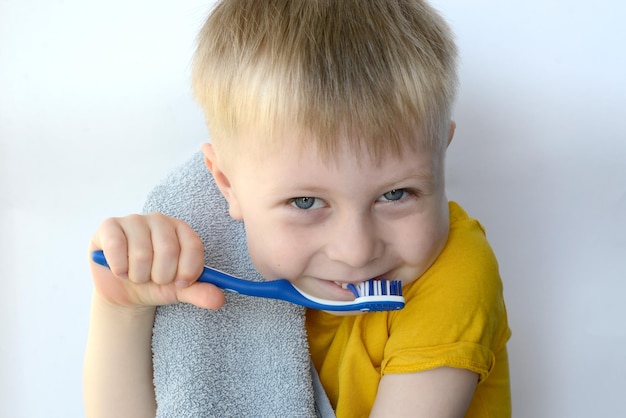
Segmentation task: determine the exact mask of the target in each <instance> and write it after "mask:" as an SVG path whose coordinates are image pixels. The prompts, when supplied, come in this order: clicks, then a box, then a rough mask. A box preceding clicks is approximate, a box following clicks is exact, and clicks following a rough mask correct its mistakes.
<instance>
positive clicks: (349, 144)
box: [217, 126, 438, 166]
mask: <svg viewBox="0 0 626 418" xmlns="http://www.w3.org/2000/svg"><path fill="white" fill-rule="evenodd" d="M217 148H219V149H220V150H221V151H222V150H223V151H224V152H223V153H224V155H228V159H229V160H232V162H233V163H236V161H237V160H241V159H242V157H245V159H252V160H264V159H267V158H270V157H275V156H280V155H282V156H285V157H286V158H291V159H301V158H302V157H306V159H308V160H309V161H310V160H311V159H315V160H317V161H319V162H320V163H322V164H324V165H326V166H333V165H337V164H340V163H343V162H345V159H346V157H349V156H352V157H354V159H355V161H356V162H357V163H362V164H366V165H369V166H372V165H374V166H377V165H380V164H382V163H383V162H384V161H387V160H389V159H392V160H396V161H401V160H403V159H406V158H415V155H416V153H419V154H428V155H431V154H433V155H434V154H438V153H437V147H435V146H433V145H432V143H431V142H429V141H427V140H426V139H425V135H424V133H423V132H422V131H421V130H420V129H408V128H407V129H405V130H404V131H396V132H395V136H394V137H393V138H391V137H389V136H380V135H370V136H364V135H359V136H356V135H350V134H348V133H346V132H342V133H339V134H337V135H335V136H332V137H323V136H322V134H320V133H317V132H312V131H310V130H306V129H301V128H298V127H293V126H291V127H288V128H283V129H280V130H269V131H268V130H263V129H260V130H259V129H248V130H247V131H246V132H244V133H242V134H239V135H236V136H235V137H233V138H229V139H227V140H225V141H221V143H220V144H219V146H218V147H217Z"/></svg>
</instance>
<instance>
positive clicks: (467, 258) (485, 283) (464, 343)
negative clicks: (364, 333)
mask: <svg viewBox="0 0 626 418" xmlns="http://www.w3.org/2000/svg"><path fill="white" fill-rule="evenodd" d="M452 209H454V210H452ZM451 219H452V222H451V227H450V234H449V237H448V241H447V243H446V246H445V247H444V249H443V251H442V253H441V254H440V255H439V257H438V258H437V260H436V261H435V262H434V263H433V265H432V266H431V267H430V268H429V269H428V271H427V272H426V273H425V274H424V275H422V277H420V279H419V280H417V281H416V282H414V283H412V284H411V285H409V286H407V287H405V298H406V300H407V303H406V306H405V307H404V309H402V310H400V311H397V312H394V313H393V314H392V315H390V316H389V335H390V336H389V340H388V341H387V345H386V347H385V353H384V359H383V363H382V364H381V372H382V373H383V374H386V373H413V372H419V371H424V370H429V369H434V368H437V367H443V366H449V367H457V368H463V369H468V370H471V371H473V372H475V373H477V374H479V376H480V380H483V379H485V378H486V377H487V376H488V374H489V372H490V371H491V370H492V368H493V365H494V362H495V355H496V353H497V352H498V351H499V350H501V349H502V348H503V347H504V346H505V344H506V341H507V340H508V338H509V337H510V331H509V328H508V323H507V314H506V308H505V305H504V298H503V294H502V281H501V279H500V274H499V270H498V263H497V261H496V258H495V256H494V254H493V251H492V249H491V247H490V245H489V243H488V242H487V239H486V237H485V233H484V230H483V228H482V226H481V225H480V224H479V223H478V221H476V220H475V219H470V218H468V217H467V215H466V214H465V213H464V212H463V211H462V209H460V208H459V207H455V208H451Z"/></svg>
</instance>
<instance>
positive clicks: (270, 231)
mask: <svg viewBox="0 0 626 418" xmlns="http://www.w3.org/2000/svg"><path fill="white" fill-rule="evenodd" d="M246 237H247V241H248V251H249V252H250V258H251V259H252V262H253V263H254V265H255V267H256V268H257V270H258V271H259V273H261V275H262V276H263V277H265V278H266V279H267V280H274V279H282V278H290V277H297V276H298V275H300V273H301V271H302V270H303V269H304V267H303V266H304V265H305V264H306V263H305V261H304V259H305V258H306V257H305V256H304V254H305V250H304V248H303V245H302V242H301V240H299V239H294V234H293V233H289V232H288V231H282V230H281V229H280V228H276V227H272V226H266V225H259V224H254V225H246ZM296 238H297V237H296Z"/></svg>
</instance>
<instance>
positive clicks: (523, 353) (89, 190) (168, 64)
mask: <svg viewBox="0 0 626 418" xmlns="http://www.w3.org/2000/svg"><path fill="white" fill-rule="evenodd" d="M208 1H209V0H207V1H202V0H177V1H173V0H170V1H166V0H150V1H148V0H135V1H127V0H124V1H122V0H109V1H106V2H99V1H98V2H96V1H86V0H58V1H53V0H3V1H1V0H0V139H1V148H0V280H1V283H2V287H1V289H0V315H1V322H0V338H1V340H0V367H1V368H0V379H1V381H0V384H1V387H0V416H2V417H44V416H45V417H63V418H67V417H79V416H82V415H83V412H82V400H81V368H82V356H83V350H84V344H85V338H86V334H87V323H88V311H89V299H90V293H91V281H90V276H89V274H88V269H87V259H86V247H87V242H88V240H89V238H90V236H91V234H92V232H93V231H94V230H95V229H96V227H97V226H98V224H99V222H100V221H101V220H102V219H104V218H105V217H108V216H118V215H124V214H128V213H132V212H139V211H140V210H141V207H142V202H143V199H144V197H145V195H146V193H147V192H148V191H149V190H150V189H151V187H152V186H153V185H154V184H155V183H156V182H158V181H159V180H160V179H161V178H162V177H163V176H164V175H165V174H166V173H167V172H168V171H169V170H171V169H172V168H174V167H175V166H176V165H178V164H180V163H181V162H183V161H185V160H186V159H187V158H188V157H189V156H190V155H191V153H192V152H194V151H195V150H197V149H198V147H199V146H200V144H201V143H202V142H203V141H205V140H206V134H205V128H204V126H203V121H202V117H201V114H200V112H199V110H198V109H197V107H196V105H195V104H194V103H193V101H192V100H191V96H190V88H189V81H188V79H189V61H190V57H191V54H192V50H193V44H194V37H195V34H196V32H197V30H198V28H199V26H200V24H201V23H202V21H203V19H204V17H205V15H206V12H207V10H208V9H209V7H208V4H207V2H208ZM623 4H624V3H622V2H619V1H618V0H613V1H611V0H598V1H595V2H588V1H580V0H532V1H528V0H527V1H522V0H518V1H513V0H509V1H501V2H496V1H467V0H449V1H446V0H437V1H436V2H435V5H436V6H437V7H438V8H439V9H440V10H441V11H442V12H443V14H444V15H445V16H446V17H447V19H448V20H449V22H450V24H451V25H452V27H453V28H454V30H455V32H456V34H457V37H458V43H459V46H460V49H461V55H462V67H461V82H462V89H461V94H460V97H459V101H458V105H457V111H456V120H457V123H458V129H457V135H456V138H455V140H454V142H453V143H452V146H451V148H450V153H449V158H448V188H449V197H450V198H451V199H454V200H457V201H459V202H460V203H461V204H462V205H463V206H464V207H465V208H466V209H467V210H468V211H469V212H470V213H471V214H472V215H474V216H476V217H478V218H479V219H480V220H481V221H482V223H483V224H484V225H485V226H486V228H487V232H488V236H489V238H490V240H491V242H492V245H493V247H494V249H495V251H496V253H497V255H498V257H499V260H500V265H501V272H502V276H503V280H504V284H505V292H506V298H507V304H508V310H509V316H510V324H511V328H512V330H513V337H512V339H511V341H510V355H511V373H512V388H513V402H514V415H515V416H516V417H531V418H541V417H546V418H548V417H550V418H551V417H590V416H596V417H615V416H624V414H625V412H624V411H626V405H625V404H626V350H625V349H624V347H625V346H626V325H625V324H624V320H625V319H626V302H625V301H626V282H625V280H624V279H625V278H626V141H625V137H626V134H625V132H626V122H625V119H626V114H625V111H626V76H625V75H624V74H626V56H625V55H626V53H625V51H626V25H624V21H625V20H626V6H624V5H623Z"/></svg>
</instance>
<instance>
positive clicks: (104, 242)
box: [89, 218, 128, 279]
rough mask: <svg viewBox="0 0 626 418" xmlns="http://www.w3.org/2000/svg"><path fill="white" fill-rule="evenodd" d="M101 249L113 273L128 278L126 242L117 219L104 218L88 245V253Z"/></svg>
mask: <svg viewBox="0 0 626 418" xmlns="http://www.w3.org/2000/svg"><path fill="white" fill-rule="evenodd" d="M96 250H102V251H103V252H104V255H105V257H106V259H107V264H108V265H109V269H110V271H111V273H113V275H115V276H117V277H119V278H124V279H125V278H128V242H127V239H126V234H125V233H124V229H123V228H122V226H121V225H120V222H119V219H117V218H109V219H106V220H104V221H103V222H102V223H101V224H100V227H99V228H98V230H97V231H96V233H95V235H94V236H93V238H92V239H91V243H90V245H89V254H90V257H91V253H92V252H93V251H96Z"/></svg>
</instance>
